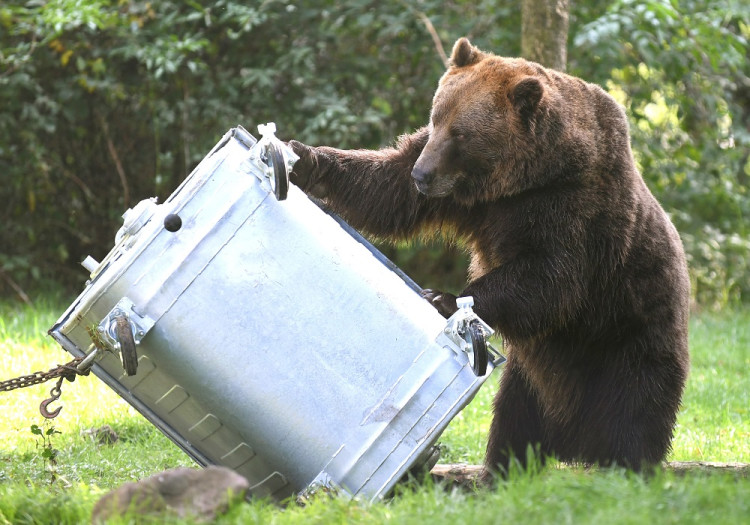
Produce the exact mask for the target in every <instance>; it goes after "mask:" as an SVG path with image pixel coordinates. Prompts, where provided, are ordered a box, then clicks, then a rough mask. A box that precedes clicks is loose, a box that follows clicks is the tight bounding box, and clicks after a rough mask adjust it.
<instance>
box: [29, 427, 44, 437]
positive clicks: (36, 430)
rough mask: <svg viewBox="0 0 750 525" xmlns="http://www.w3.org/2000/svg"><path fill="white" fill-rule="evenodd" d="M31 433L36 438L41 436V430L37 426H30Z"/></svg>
mask: <svg viewBox="0 0 750 525" xmlns="http://www.w3.org/2000/svg"><path fill="white" fill-rule="evenodd" d="M31 433H32V434H34V435H37V436H41V435H42V429H41V428H39V425H31Z"/></svg>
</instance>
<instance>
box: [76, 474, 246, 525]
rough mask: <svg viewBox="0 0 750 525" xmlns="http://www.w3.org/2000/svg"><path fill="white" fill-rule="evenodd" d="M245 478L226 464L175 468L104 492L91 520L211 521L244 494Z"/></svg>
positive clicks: (102, 521)
mask: <svg viewBox="0 0 750 525" xmlns="http://www.w3.org/2000/svg"><path fill="white" fill-rule="evenodd" d="M248 488H249V484H248V482H247V480H246V479H245V478H244V477H242V476H240V475H239V474H237V473H236V472H234V471H233V470H230V469H228V468H225V467H217V466H210V467H207V468H205V469H202V470H199V469H193V468H187V467H181V468H175V469H171V470H166V471H164V472H160V473H159V474H155V475H153V476H151V477H150V478H146V479H143V480H140V481H137V482H132V483H125V484H124V485H122V486H120V487H118V488H116V489H114V490H112V491H111V492H109V493H107V494H105V495H104V496H103V497H102V498H101V499H100V500H99V501H97V502H96V505H94V510H93V513H92V516H91V521H92V522H93V523H104V522H106V521H107V520H108V519H110V518H113V517H115V516H124V515H126V514H127V515H129V516H132V515H139V516H142V515H148V516H157V515H160V514H170V515H173V516H177V517H180V518H186V517H191V518H193V519H195V520H197V521H203V522H210V521H212V520H213V519H214V518H215V517H216V516H218V515H219V514H223V513H224V512H226V511H227V509H228V508H229V505H230V503H232V502H233V501H235V500H238V499H241V498H244V497H245V494H246V493H247V489H248Z"/></svg>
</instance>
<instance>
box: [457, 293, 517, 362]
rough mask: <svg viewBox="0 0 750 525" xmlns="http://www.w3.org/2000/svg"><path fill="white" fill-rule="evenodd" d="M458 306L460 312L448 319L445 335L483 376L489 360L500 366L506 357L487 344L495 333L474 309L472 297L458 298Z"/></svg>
mask: <svg viewBox="0 0 750 525" xmlns="http://www.w3.org/2000/svg"><path fill="white" fill-rule="evenodd" d="M456 305H457V306H458V310H456V312H455V313H454V314H453V315H451V316H450V317H449V318H448V321H447V322H446V325H445V328H444V329H443V335H444V336H445V337H447V338H448V340H450V342H451V343H453V344H454V345H455V346H456V347H458V349H460V351H462V352H464V353H465V354H466V355H467V356H468V359H469V363H470V364H471V366H472V369H473V370H474V373H475V374H476V375H478V376H483V375H484V374H485V372H486V367H487V362H488V360H489V361H490V362H491V363H492V364H493V365H495V366H498V365H500V364H501V363H503V362H504V361H505V357H504V356H503V355H502V354H501V353H500V352H498V351H497V349H495V348H494V347H493V346H492V345H491V344H489V342H487V339H488V338H489V337H490V336H491V335H493V334H494V333H495V331H494V330H493V329H492V327H491V326H490V325H488V324H487V323H485V322H484V321H483V320H482V319H481V318H480V317H479V316H478V315H477V314H476V313H475V312H474V310H473V309H472V307H473V306H474V298H473V297H472V296H470V295H468V296H466V297H458V298H457V299H456Z"/></svg>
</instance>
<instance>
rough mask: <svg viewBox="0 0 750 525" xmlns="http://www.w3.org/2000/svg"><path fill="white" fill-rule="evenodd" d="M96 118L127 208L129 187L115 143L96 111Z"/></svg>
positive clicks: (128, 205)
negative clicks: (118, 178)
mask: <svg viewBox="0 0 750 525" xmlns="http://www.w3.org/2000/svg"><path fill="white" fill-rule="evenodd" d="M96 116H97V118H98V119H99V125H100V126H101V127H102V132H103V133H104V139H105V140H106V141H107V149H108V150H109V155H110V157H112V161H113V162H114V163H115V168H116V169H117V175H118V176H119V177H120V184H121V185H122V198H123V201H125V202H124V204H125V207H126V208H128V207H130V187H129V186H128V178H127V177H126V176H125V170H124V169H123V167H122V162H120V156H119V155H118V154H117V149H116V148H115V143H114V142H112V137H111V136H110V134H109V126H108V125H107V121H106V120H105V119H104V117H103V116H102V115H101V113H99V112H98V111H97V112H96Z"/></svg>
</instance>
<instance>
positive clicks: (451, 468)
mask: <svg viewBox="0 0 750 525" xmlns="http://www.w3.org/2000/svg"><path fill="white" fill-rule="evenodd" d="M662 467H663V469H664V470H666V471H671V472H674V473H675V474H679V475H684V474H687V473H689V472H731V473H733V474H735V475H736V476H738V477H741V478H747V477H750V463H737V462H717V461H670V462H667V463H663V464H662ZM560 468H565V466H564V465H563V466H561V467H560ZM431 473H432V475H433V476H435V477H436V478H437V479H442V480H445V481H449V482H452V483H458V484H471V483H475V482H477V481H478V480H479V477H480V476H481V475H482V466H481V465H467V464H463V463H454V464H444V465H443V464H439V465H435V466H434V467H433V469H432V471H431Z"/></svg>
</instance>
